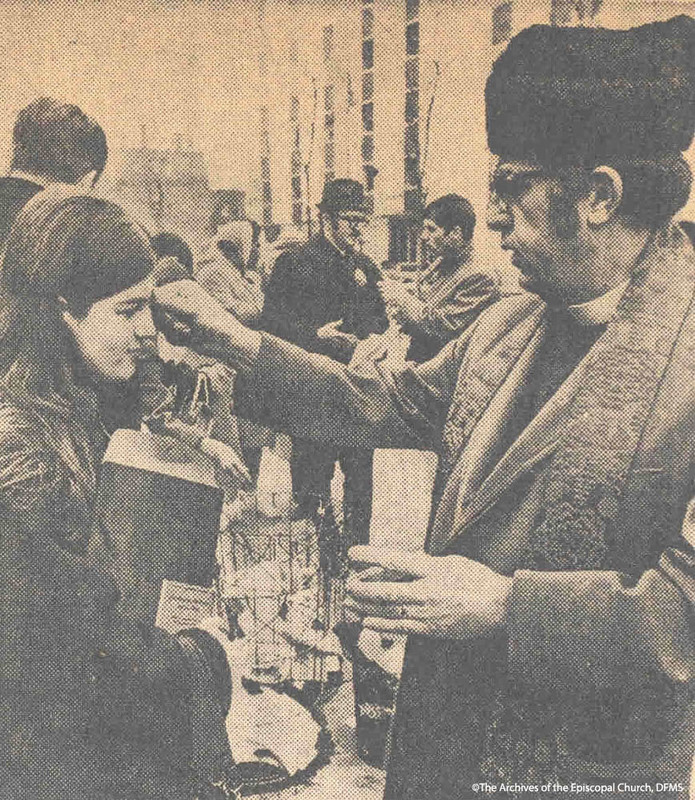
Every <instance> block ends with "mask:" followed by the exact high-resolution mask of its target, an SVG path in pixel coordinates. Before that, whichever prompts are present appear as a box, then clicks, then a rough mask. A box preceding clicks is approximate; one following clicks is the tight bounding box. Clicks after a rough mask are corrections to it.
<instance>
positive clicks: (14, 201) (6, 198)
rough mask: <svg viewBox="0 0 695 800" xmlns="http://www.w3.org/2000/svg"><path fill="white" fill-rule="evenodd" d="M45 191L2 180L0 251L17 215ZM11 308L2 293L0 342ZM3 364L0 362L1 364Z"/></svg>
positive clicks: (21, 180)
mask: <svg viewBox="0 0 695 800" xmlns="http://www.w3.org/2000/svg"><path fill="white" fill-rule="evenodd" d="M42 189H43V186H41V185H40V184H38V183H34V182H33V181H28V180H25V179H24V178H13V177H10V176H6V177H4V178H0V250H1V249H2V248H3V247H4V245H5V242H6V241H7V237H8V235H9V233H10V228H12V225H13V223H14V221H15V219H16V218H17V214H19V212H20V211H21V210H22V209H23V208H24V206H25V205H26V204H27V203H28V202H29V201H30V200H31V198H32V197H33V196H34V195H35V194H38V193H39V192H40V191H41V190H42ZM11 325H12V320H11V314H10V307H9V305H8V303H7V301H6V300H5V299H4V298H3V296H2V291H0V341H2V339H3V338H4V337H5V335H6V334H7V332H8V330H9V329H10V328H11ZM1 363H2V362H1V361H0V364H1Z"/></svg>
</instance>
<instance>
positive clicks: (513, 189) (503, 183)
mask: <svg viewBox="0 0 695 800" xmlns="http://www.w3.org/2000/svg"><path fill="white" fill-rule="evenodd" d="M547 177H548V174H547V173H546V172H545V171H543V170H542V169H527V170H519V172H499V173H496V174H494V175H493V176H492V179H491V180H490V194H491V195H492V196H494V197H495V198H496V199H497V200H498V201H499V202H501V203H504V204H508V203H513V202H516V201H517V200H519V199H520V198H521V196H522V195H523V194H525V193H526V192H527V191H528V190H529V189H530V188H531V185H532V184H533V181H534V180H539V179H541V178H547Z"/></svg>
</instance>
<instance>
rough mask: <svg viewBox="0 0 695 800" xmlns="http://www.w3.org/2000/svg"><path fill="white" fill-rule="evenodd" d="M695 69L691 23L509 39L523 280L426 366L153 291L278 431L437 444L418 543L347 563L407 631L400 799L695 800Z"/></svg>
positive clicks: (502, 61) (500, 71) (493, 119)
mask: <svg viewBox="0 0 695 800" xmlns="http://www.w3.org/2000/svg"><path fill="white" fill-rule="evenodd" d="M694 64H695V21H694V20H693V19H691V18H690V17H686V16H681V17H676V18H674V19H672V20H670V21H668V22H662V23H654V24H651V25H646V26H643V27H640V28H635V29H632V30H627V31H612V30H605V29H601V28H556V27H550V26H535V27H533V28H529V29H528V30H525V31H522V32H521V33H520V34H518V35H517V36H516V37H515V38H514V39H513V40H512V41H511V42H510V44H509V45H508V47H507V49H506V51H505V52H504V53H503V54H502V55H501V56H500V57H499V58H498V60H497V61H496V63H495V65H494V67H493V70H492V74H491V76H490V78H489V80H488V83H487V88H486V110H487V130H488V144H489V148H490V150H491V151H492V152H493V153H494V154H495V155H496V156H497V158H498V163H497V166H496V168H495V171H494V175H493V178H492V183H491V191H490V208H489V224H490V225H491V226H492V227H493V228H494V229H495V230H497V231H499V232H500V234H501V237H502V245H503V247H505V248H507V249H509V250H510V251H511V252H512V254H513V260H514V263H515V264H516V265H517V266H518V268H519V269H520V271H521V273H522V275H523V279H522V280H523V283H524V285H525V287H526V289H527V290H528V291H527V293H526V294H525V295H520V296H516V297H512V298H509V299H507V300H504V301H501V302H499V303H496V304H494V305H493V306H491V307H490V308H489V309H488V310H487V311H485V312H484V313H483V314H482V315H481V316H480V318H479V319H478V321H477V322H476V323H475V325H473V326H471V327H470V328H469V329H468V330H467V331H466V332H465V333H464V334H463V335H462V336H461V337H460V338H459V339H458V340H456V341H453V342H451V343H450V344H448V345H447V346H446V347H445V348H444V349H443V350H442V351H441V352H440V353H439V355H438V356H436V357H435V358H434V359H432V360H431V361H429V362H426V363H425V364H422V365H419V366H413V365H410V366H406V367H405V368H404V369H402V370H401V371H399V372H398V373H393V372H389V371H387V369H386V368H385V367H384V365H383V364H379V363H375V364H373V365H372V369H368V368H367V366H366V365H364V364H362V365H361V366H360V370H359V372H350V370H348V369H345V367H341V366H340V365H338V364H335V363H334V362H332V361H330V360H328V359H325V358H319V357H317V356H314V355H310V354H308V353H305V352H303V351H302V350H300V349H298V348H296V347H292V346H291V345H288V344H286V343H284V342H281V341H279V340H277V339H275V338H272V337H262V336H261V335H259V334H258V333H255V332H253V331H248V330H246V329H244V328H243V326H241V325H240V324H239V323H238V322H237V321H235V320H234V319H232V318H231V317H229V316H226V315H224V314H223V313H222V311H221V309H219V308H212V307H211V306H210V304H209V301H207V300H206V298H205V296H204V295H203V294H202V292H201V291H200V290H199V289H198V288H197V287H196V286H194V285H190V284H182V283H179V284H178V285H176V284H175V285H172V286H170V287H165V288H164V289H161V290H159V291H158V293H157V294H158V297H157V300H158V303H159V310H158V316H159V319H160V324H161V325H163V327H164V328H165V330H167V331H168V335H169V336H171V337H173V338H177V337H181V339H184V340H186V341H189V342H192V343H194V346H196V347H200V348H202V349H205V350H210V351H213V352H215V353H217V354H218V355H219V356H221V357H226V358H227V359H229V360H230V361H232V362H233V363H236V364H241V365H244V366H243V368H244V369H245V371H246V374H247V375H248V378H249V384H250V385H249V389H250V390H253V391H254V392H255V394H253V402H254V406H255V408H256V409H257V410H259V411H260V413H262V414H263V415H264V416H265V418H267V419H273V420H276V421H277V422H278V424H281V425H282V426H283V427H285V428H286V429H287V430H290V431H292V432H294V433H298V434H301V435H308V434H309V433H310V432H311V433H312V434H313V435H314V436H317V437H319V436H320V437H323V438H324V439H326V440H328V441H332V442H335V443H340V442H342V441H344V440H345V438H346V437H348V436H349V437H350V438H351V440H353V441H360V442H362V443H363V444H364V446H368V445H369V446H377V445H384V446H399V445H400V446H411V447H412V446H420V447H425V448H427V447H433V446H436V445H437V443H438V446H439V450H440V453H441V461H440V464H441V467H440V474H439V480H438V484H437V486H438V488H437V497H436V498H435V511H434V514H433V520H432V525H431V529H430V532H429V536H428V541H427V552H426V553H412V552H401V551H395V550H379V549H376V548H373V547H356V548H353V550H352V552H351V557H352V559H353V562H354V566H355V568H356V570H357V569H359V571H356V572H355V573H354V574H353V575H352V576H351V578H350V580H349V582H348V593H349V596H350V598H351V607H352V609H353V610H354V611H356V612H357V613H358V614H359V615H360V616H361V617H362V618H363V620H364V624H365V625H366V626H368V627H370V628H374V629H376V630H379V631H384V632H387V633H407V634H409V642H408V648H407V652H406V659H405V663H404V669H403V677H402V681H401V686H400V693H399V697H398V702H397V711H396V720H395V727H394V733H393V742H392V751H391V758H390V762H389V766H388V778H387V788H386V796H387V798H389V800H423V798H428V799H431V798H437V799H438V800H467V799H469V798H474V797H478V796H479V793H481V792H488V791H493V789H490V788H489V786H493V787H496V788H495V789H494V791H504V794H505V796H511V797H525V796H529V793H530V792H534V789H533V788H531V789H528V788H527V789H524V787H537V788H536V789H535V792H536V793H542V794H543V796H544V797H549V798H555V797H566V796H567V794H566V793H564V792H563V790H562V789H561V788H558V789H553V786H554V785H555V784H556V783H557V784H560V785H561V786H567V787H571V785H572V784H575V785H579V786H580V787H581V786H584V785H588V786H594V787H596V786H601V787H603V788H602V789H601V792H602V797H610V798H626V797H629V798H632V800H636V799H637V798H638V797H642V796H644V794H643V793H640V791H639V790H638V789H635V790H634V791H633V790H628V791H623V790H622V789H621V788H620V786H621V784H622V785H623V786H625V785H627V786H628V787H629V786H633V787H639V786H644V785H645V784H648V785H649V786H650V787H651V790H652V792H654V793H655V796H658V797H662V798H677V797H680V798H685V797H687V788H688V784H689V772H690V764H691V759H692V753H693V748H694V744H695V735H694V734H695V715H694V713H693V711H694V708H693V688H694V685H695V634H694V632H693V626H692V617H693V602H694V601H695V551H694V550H693V547H692V544H693V543H694V542H695V503H693V502H692V498H693V491H694V490H693V484H694V478H695V456H694V455H693V443H692V442H693V426H694V425H695V380H693V378H694V375H693V373H694V371H695V360H694V359H693V353H694V352H695V252H694V251H693V245H692V243H691V241H690V239H689V238H688V237H687V236H686V235H685V234H684V232H683V231H682V229H681V228H680V227H679V226H678V225H677V224H675V223H674V222H673V217H674V214H675V213H676V212H677V211H678V210H679V209H680V208H682V207H683V206H684V205H685V203H686V201H687V198H688V194H689V190H690V184H691V175H690V170H689V168H688V166H687V165H686V163H685V161H684V160H683V158H682V153H683V152H684V151H685V150H686V149H687V148H688V147H689V145H690V143H691V141H692V138H693V131H694V130H695V77H694V76H693V65H694ZM394 502H397V498H394ZM684 520H685V521H684ZM502 786H504V787H505V788H504V789H501V788H500V787H502ZM543 786H545V787H546V788H545V789H541V788H540V787H543ZM679 786H680V788H679ZM580 790H581V789H580ZM567 791H568V793H576V791H577V790H576V789H572V791H571V792H570V789H569V788H568V790H567ZM587 791H589V790H587Z"/></svg>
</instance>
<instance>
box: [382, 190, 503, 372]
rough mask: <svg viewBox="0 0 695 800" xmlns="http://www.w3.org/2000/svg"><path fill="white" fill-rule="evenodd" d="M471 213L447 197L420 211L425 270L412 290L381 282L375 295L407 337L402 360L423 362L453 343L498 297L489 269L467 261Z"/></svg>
mask: <svg viewBox="0 0 695 800" xmlns="http://www.w3.org/2000/svg"><path fill="white" fill-rule="evenodd" d="M474 231H475V212H474V211H473V207H472V206H471V204H470V203H469V202H468V200H466V198H465V197H461V196H460V195H458V194H447V195H444V197H440V198H439V199H437V200H434V201H433V202H432V203H430V204H429V205H428V206H427V208H425V213H424V219H423V222H422V232H421V234H420V241H421V242H422V247H423V251H424V256H425V265H426V266H425V268H424V269H423V271H422V272H421V273H420V275H419V276H418V280H417V285H416V286H415V290H414V291H411V290H410V288H409V287H407V286H405V285H404V284H403V283H401V282H400V281H394V280H384V281H382V283H381V284H380V287H379V288H380V291H381V295H382V297H383V298H384V300H385V301H386V303H388V304H390V305H391V307H392V308H393V312H392V313H393V315H394V317H395V319H396V320H397V321H398V322H400V323H401V326H402V328H403V330H404V332H405V333H407V334H409V335H410V348H409V350H408V358H409V359H411V360H413V361H417V362H418V363H420V362H422V361H427V360H429V359H430V358H433V357H434V356H435V355H437V353H438V352H439V351H440V350H441V349H442V347H444V345H445V344H446V343H447V342H450V341H451V340H452V339H455V338H457V337H458V336H459V335H460V334H461V333H463V331H464V330H465V329H466V328H467V327H468V326H469V325H470V324H471V323H473V322H474V321H475V320H476V319H477V318H478V317H479V316H480V314H481V312H482V311H484V310H485V309H486V308H487V307H488V306H489V305H490V303H493V302H494V301H495V300H498V299H499V297H500V286H499V284H500V279H499V276H498V275H497V274H496V273H495V271H494V270H481V269H480V267H479V265H476V264H475V262H474V260H473V233H474Z"/></svg>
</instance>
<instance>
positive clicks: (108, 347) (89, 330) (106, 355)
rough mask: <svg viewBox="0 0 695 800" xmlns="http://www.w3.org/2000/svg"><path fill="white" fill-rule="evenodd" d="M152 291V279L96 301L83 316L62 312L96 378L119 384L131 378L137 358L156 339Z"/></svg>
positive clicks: (86, 363) (84, 359) (81, 353)
mask: <svg viewBox="0 0 695 800" xmlns="http://www.w3.org/2000/svg"><path fill="white" fill-rule="evenodd" d="M153 289H154V278H153V277H148V278H146V279H145V280H143V281H142V282H140V283H138V284H136V285H135V286H131V287H130V288H128V289H125V290H123V291H121V292H118V293H117V294H115V295H112V296H110V297H106V298H103V299H102V300H97V302H96V303H93V304H92V305H91V306H90V307H89V309H88V311H87V313H86V314H84V315H81V316H73V315H72V314H71V313H70V312H69V311H64V312H63V318H64V320H65V323H66V325H67V326H68V328H69V329H70V331H71V332H72V335H73V337H74V340H75V343H76V345H77V348H78V351H79V353H80V355H81V357H82V359H83V361H84V363H85V365H86V366H87V368H88V369H89V371H90V372H91V373H92V374H93V375H94V376H95V377H96V378H97V379H99V380H103V381H106V382H114V383H121V382H125V381H128V380H130V379H131V378H133V377H134V376H135V371H136V368H137V360H138V358H139V357H142V355H143V353H144V352H145V350H146V349H147V348H151V347H152V346H153V343H154V341H155V337H156V330H155V327H154V323H153V321H152V313H151V311H150V295H151V294H152V290H153Z"/></svg>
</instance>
